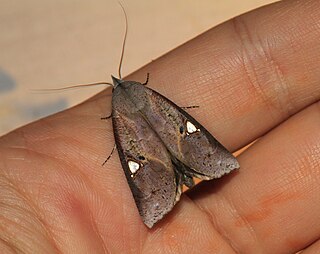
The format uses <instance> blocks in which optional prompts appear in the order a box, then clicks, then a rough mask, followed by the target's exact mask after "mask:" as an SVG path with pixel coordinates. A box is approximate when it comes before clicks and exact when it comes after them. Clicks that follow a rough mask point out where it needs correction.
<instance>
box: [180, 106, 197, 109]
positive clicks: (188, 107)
mask: <svg viewBox="0 0 320 254" xmlns="http://www.w3.org/2000/svg"><path fill="white" fill-rule="evenodd" d="M180 108H182V109H190V108H199V106H187V107H180Z"/></svg>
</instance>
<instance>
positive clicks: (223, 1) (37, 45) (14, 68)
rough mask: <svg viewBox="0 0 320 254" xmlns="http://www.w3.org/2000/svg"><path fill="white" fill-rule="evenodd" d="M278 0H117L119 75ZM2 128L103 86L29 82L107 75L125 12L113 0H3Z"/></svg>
mask: <svg viewBox="0 0 320 254" xmlns="http://www.w3.org/2000/svg"><path fill="white" fill-rule="evenodd" d="M275 1H276V0H241V1H239V0H201V1H193V0H175V1H172V0H152V1H148V0H134V1H133V0H121V2H122V4H123V6H124V8H125V10H126V12H127V15H128V19H129V34H128V40H127V47H126V53H125V58H124V66H123V76H125V75H127V74H129V73H130V72H133V71H134V70H136V69H138V68H139V67H141V66H143V65H145V64H147V63H148V62H150V61H151V60H152V59H156V58H158V57H159V56H161V55H163V54H165V53H166V52H168V51H170V50H172V49H174V48H176V47H177V46H179V45H181V44H182V43H184V42H186V41H188V40H189V39H192V38H193V37H195V36H197V35H199V34H201V33H202V32H204V31H206V30H208V29H210V28H211V27H213V26H216V25H217V24H219V23H222V22H224V21H226V20H228V19H230V18H232V17H234V16H237V15H239V14H242V13H245V12H248V11H250V10H252V9H255V8H257V7H260V6H263V5H266V4H269V3H271V2H275ZM0 6H1V8H0V135H2V134H5V133H7V132H9V131H10V130H13V129H15V128H17V127H19V126H22V125H24V124H27V123H29V122H31V121H34V120H36V119H39V118H41V117H44V116H47V115H50V114H53V113H55V112H58V111H61V110H63V109H65V108H67V107H70V106H72V105H75V104H77V103H79V102H81V101H83V100H85V99H86V98H89V97H90V96H92V95H93V94H95V93H97V92H98V91H100V90H102V88H97V87H92V88H83V89H76V90H72V91H63V92H55V93H35V92H32V91H31V90H32V89H46V88H59V87H64V86H68V85H72V84H83V83H91V82H96V81H110V74H114V75H117V68H118V62H119V56H120V52H121V43H122V38H123V32H124V28H125V26H124V17H123V13H122V11H121V9H120V7H119V4H118V2H117V1H116V0H96V1H86V0H67V1H65V0H28V1H25V0H15V1H6V0H0Z"/></svg>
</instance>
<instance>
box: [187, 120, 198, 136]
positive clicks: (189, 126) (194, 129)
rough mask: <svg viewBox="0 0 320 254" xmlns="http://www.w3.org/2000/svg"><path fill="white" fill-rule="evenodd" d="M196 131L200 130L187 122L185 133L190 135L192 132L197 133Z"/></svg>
mask: <svg viewBox="0 0 320 254" xmlns="http://www.w3.org/2000/svg"><path fill="white" fill-rule="evenodd" d="M197 131H200V130H199V129H197V127H196V126H194V124H193V123H191V122H189V121H187V132H188V133H189V134H191V133H194V132H197Z"/></svg>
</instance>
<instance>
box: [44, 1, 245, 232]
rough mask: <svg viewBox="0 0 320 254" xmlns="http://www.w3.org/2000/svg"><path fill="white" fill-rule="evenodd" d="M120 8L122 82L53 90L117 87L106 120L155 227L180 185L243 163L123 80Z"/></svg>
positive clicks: (156, 97)
mask: <svg viewBox="0 0 320 254" xmlns="http://www.w3.org/2000/svg"><path fill="white" fill-rule="evenodd" d="M119 4H120V6H121V8H122V10H123V12H124V16H125V21H126V30H125V35H124V40H123V44H122V52H121V57H120V64H119V70H118V71H119V79H117V78H115V77H113V76H112V80H113V84H111V83H106V82H99V83H92V84H87V85H76V86H71V87H66V88H62V89H49V90H64V89H69V88H75V87H82V86H91V85H101V84H102V85H111V86H113V93H112V114H111V115H110V116H108V117H104V118H102V119H108V118H110V117H111V118H112V123H113V132H114V137H115V143H116V147H117V150H118V153H119V156H120V160H121V164H122V168H123V170H124V173H125V176H126V178H127V181H128V184H129V186H130V189H131V192H132V194H133V197H134V200H135V203H136V205H137V208H138V210H139V213H140V216H141V217H142V220H143V222H144V223H145V225H146V226H147V227H149V228H151V227H152V226H153V225H154V224H155V223H156V222H158V221H159V220H161V219H162V218H163V217H164V216H165V215H166V214H167V213H168V212H170V211H171V210H172V208H173V207H174V205H175V204H176V203H177V202H178V201H179V199H180V196H181V192H182V185H186V186H187V187H189V188H191V187H192V186H193V185H194V181H193V177H196V178H199V179H202V180H211V179H216V178H220V177H222V176H223V175H226V174H228V173H230V172H231V171H232V170H234V169H238V168H239V163H238V161H237V159H236V158H235V157H234V156H233V155H232V154H231V153H230V152H228V150H227V149H226V148H224V147H223V146H222V145H221V144H220V143H219V142H218V141H217V140H216V139H215V138H214V137H213V136H212V135H211V134H210V133H209V132H208V131H207V130H206V129H205V128H204V127H203V126H202V125H201V124H199V123H198V122H197V121H196V120H195V119H194V118H193V117H192V116H190V115H189V114H188V113H187V112H185V111H184V110H183V109H182V108H180V107H178V106H177V105H176V104H174V103H173V102H172V101H170V100H169V99H167V98H166V97H164V96H163V95H161V94H159V93H157V92H156V91H154V90H152V89H150V88H148V87H146V86H145V84H146V83H145V84H141V83H139V82H135V81H125V80H122V79H121V66H122V60H123V55H124V48H125V42H126V37H127V29H128V21H127V15H126V13H125V10H124V8H123V6H122V5H121V3H119ZM112 151H113V150H112ZM111 154H112V152H111ZM111 154H110V156H111ZM110 156H109V157H108V158H107V160H106V161H105V162H107V161H108V159H109V158H110ZM105 162H104V163H105Z"/></svg>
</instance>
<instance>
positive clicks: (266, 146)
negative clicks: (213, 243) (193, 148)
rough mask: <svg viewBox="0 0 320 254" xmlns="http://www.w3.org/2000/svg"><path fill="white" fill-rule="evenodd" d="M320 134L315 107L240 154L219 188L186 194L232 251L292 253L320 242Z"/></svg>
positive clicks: (208, 185) (319, 105)
mask: <svg viewBox="0 0 320 254" xmlns="http://www.w3.org/2000/svg"><path fill="white" fill-rule="evenodd" d="M319 129H320V103H316V104H314V105H312V106H310V107H309V108H307V109H305V110H304V111H302V112H300V113H298V114H297V115H295V116H293V117H292V118H290V119H289V120H287V121H286V122H285V123H283V124H281V125H280V126H279V127H277V128H275V129H274V130H273V131H271V132H270V133H268V134H267V135H265V136H264V137H262V138H261V139H260V140H259V141H258V142H256V143H255V144H253V145H252V146H251V147H250V148H249V149H248V150H247V151H245V152H244V153H243V154H242V155H241V156H240V157H239V160H240V165H241V170H240V171H239V172H238V173H237V174H235V175H233V176H232V175H230V177H229V178H227V182H224V183H223V185H221V184H220V185H216V186H215V187H213V185H215V184H216V183H212V182H211V183H210V182H207V183H204V184H203V185H202V186H201V187H199V189H198V190H197V191H194V192H191V193H190V194H189V195H190V197H191V198H193V199H194V200H195V201H196V202H197V203H198V205H199V206H200V207H201V209H202V210H203V211H206V214H207V215H208V216H209V218H210V219H211V221H212V222H213V224H214V226H215V227H216V228H217V229H218V231H219V232H220V233H221V234H222V235H223V236H224V238H226V239H228V240H229V241H230V242H231V243H232V246H234V247H235V249H236V250H238V251H239V252H242V253H258V252H264V251H266V252H270V253H282V252H285V251H286V252H289V253H295V252H296V251H298V250H301V249H303V248H305V247H307V246H308V245H310V244H311V243H313V242H314V241H315V240H317V239H318V238H319V232H320V216H319V210H320V199H319V191H320V153H319V151H320V147H319V144H320V132H319ZM220 183H222V182H220ZM218 189H219V191H217V190H218ZM200 193H201V194H200ZM204 193H206V194H204Z"/></svg>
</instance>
